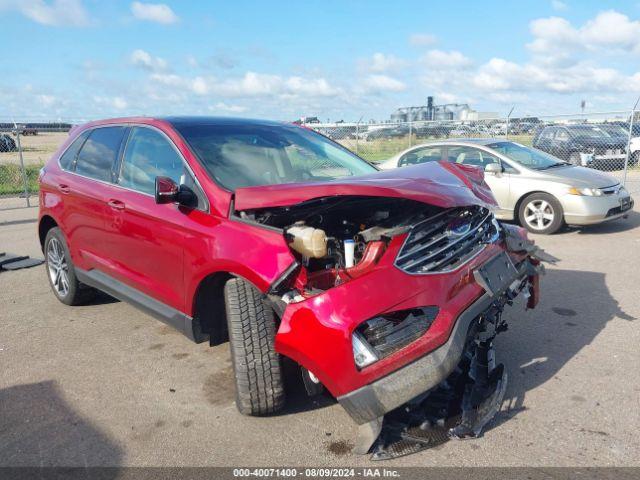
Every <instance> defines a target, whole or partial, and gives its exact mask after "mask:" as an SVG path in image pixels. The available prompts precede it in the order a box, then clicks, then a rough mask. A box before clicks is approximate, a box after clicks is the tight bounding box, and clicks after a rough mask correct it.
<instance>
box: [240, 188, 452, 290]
mask: <svg viewBox="0 0 640 480" xmlns="http://www.w3.org/2000/svg"><path fill="white" fill-rule="evenodd" d="M442 211H443V209H442V208H439V207H435V206H432V205H427V204H424V203H421V202H417V201H414V200H407V199H402V198H387V197H356V196H334V197H323V198H318V199H313V200H309V201H306V202H303V203H300V204H297V205H294V206H291V207H275V208H268V209H262V210H255V211H245V212H241V213H240V216H241V218H243V219H246V220H251V221H253V222H257V223H259V224H263V225H268V226H271V227H276V228H279V229H282V230H283V233H284V235H285V237H286V239H287V243H288V244H289V246H290V248H291V249H292V250H293V251H295V252H296V254H297V255H298V256H299V258H300V263H301V265H302V266H304V268H305V271H306V274H307V284H306V287H307V288H308V289H309V290H314V289H318V290H327V289H329V288H331V287H333V286H335V285H337V284H340V283H343V282H344V281H346V280H348V279H350V278H354V277H357V276H359V275H361V274H362V273H364V272H365V271H366V270H367V269H368V268H370V267H371V266H373V265H374V264H375V262H376V261H377V260H378V259H379V258H380V256H381V255H382V253H383V252H384V250H385V248H386V245H387V244H388V242H389V240H390V239H391V238H393V237H395V236H397V235H400V234H403V233H405V232H407V231H408V230H409V229H410V228H411V227H412V226H413V225H415V224H417V223H419V222H421V221H424V220H426V219H428V218H430V217H433V216H434V215H436V214H438V213H440V212H442Z"/></svg>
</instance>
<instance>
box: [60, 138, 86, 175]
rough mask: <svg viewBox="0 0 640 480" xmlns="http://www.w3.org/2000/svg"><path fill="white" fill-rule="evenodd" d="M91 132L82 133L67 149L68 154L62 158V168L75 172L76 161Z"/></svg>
mask: <svg viewBox="0 0 640 480" xmlns="http://www.w3.org/2000/svg"><path fill="white" fill-rule="evenodd" d="M89 133H90V131H84V132H82V133H81V134H80V135H79V136H78V138H76V139H75V140H74V141H73V143H72V144H71V145H70V146H69V148H67V150H66V152H64V154H63V155H62V156H61V157H60V166H61V167H62V168H63V169H65V170H73V166H74V165H73V164H74V162H75V160H76V156H77V155H78V152H79V151H80V147H82V144H83V143H84V141H85V140H86V139H87V137H88V136H89Z"/></svg>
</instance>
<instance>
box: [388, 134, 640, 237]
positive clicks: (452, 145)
mask: <svg viewBox="0 0 640 480" xmlns="http://www.w3.org/2000/svg"><path fill="white" fill-rule="evenodd" d="M441 160H442V161H449V162H454V163H462V164H465V165H474V166H477V167H480V168H482V169H483V170H484V171H485V180H486V182H487V184H488V185H489V187H491V190H492V191H493V194H494V196H495V198H496V200H497V202H498V211H497V212H496V217H498V218H499V219H502V220H515V221H518V222H519V223H520V224H521V225H522V226H524V227H525V228H526V229H527V230H529V231H530V232H533V233H541V234H550V233H554V232H556V231H557V230H558V229H559V228H561V227H562V226H563V225H564V224H569V225H591V224H595V223H600V222H605V221H609V220H614V219H616V218H620V217H622V216H626V214H627V211H628V210H630V209H631V208H632V207H633V199H632V198H631V196H630V195H629V193H628V192H627V191H626V190H625V188H624V186H622V185H620V183H619V182H618V181H617V180H616V179H615V178H613V177H612V176H610V175H607V174H605V173H602V172H598V171H595V170H592V169H589V168H584V167H578V166H574V165H571V164H569V163H567V162H563V161H562V160H559V159H558V158H556V157H553V156H551V155H549V154H547V153H544V152H542V151H540V150H537V149H535V148H531V147H526V146H524V145H521V144H519V143H516V142H511V141H508V140H504V139H456V140H446V141H442V142H436V143H429V144H425V145H417V146H415V147H412V148H409V149H408V150H405V151H403V152H400V153H399V154H397V155H395V156H394V157H392V158H390V159H389V160H387V161H386V162H384V163H383V164H381V165H380V168H382V169H389V168H396V167H402V166H405V165H413V164H417V163H424V162H429V161H441Z"/></svg>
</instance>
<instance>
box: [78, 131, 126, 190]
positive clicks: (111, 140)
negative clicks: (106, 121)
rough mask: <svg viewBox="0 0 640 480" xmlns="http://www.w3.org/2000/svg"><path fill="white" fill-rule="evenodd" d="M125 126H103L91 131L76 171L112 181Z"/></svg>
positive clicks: (80, 154) (105, 180)
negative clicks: (112, 173) (112, 172)
mask: <svg viewBox="0 0 640 480" xmlns="http://www.w3.org/2000/svg"><path fill="white" fill-rule="evenodd" d="M125 130H126V128H125V127H101V128H96V129H94V130H92V131H91V134H90V135H89V138H88V139H87V141H86V142H85V143H84V145H83V146H82V150H80V153H79V154H78V159H77V161H76V173H79V174H80V175H85V176H87V177H90V178H95V179H96V180H102V181H104V182H110V181H111V169H112V168H113V164H114V162H115V160H116V157H117V156H118V152H119V150H120V144H121V143H122V137H123V136H124V133H125Z"/></svg>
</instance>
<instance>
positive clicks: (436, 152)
mask: <svg viewBox="0 0 640 480" xmlns="http://www.w3.org/2000/svg"><path fill="white" fill-rule="evenodd" d="M440 160H442V147H425V148H418V149H416V150H413V151H412V152H409V153H405V154H404V155H403V156H402V157H400V160H399V161H398V166H399V167H404V166H405V165H417V164H418V163H425V162H439V161H440Z"/></svg>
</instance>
